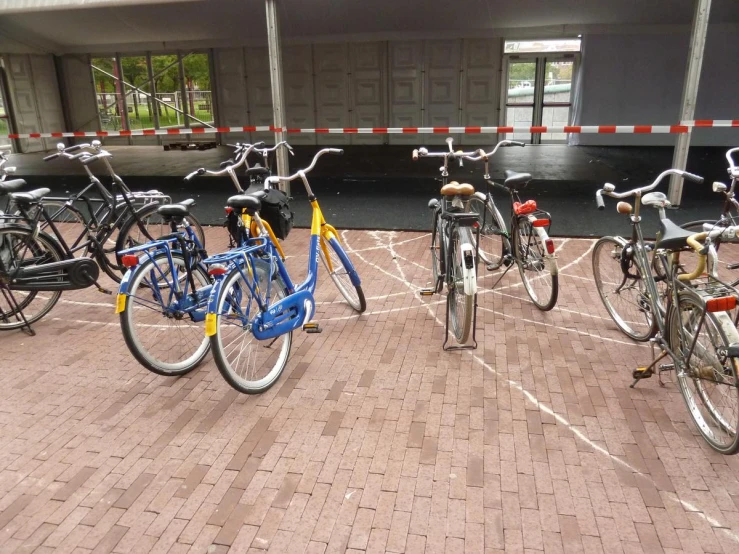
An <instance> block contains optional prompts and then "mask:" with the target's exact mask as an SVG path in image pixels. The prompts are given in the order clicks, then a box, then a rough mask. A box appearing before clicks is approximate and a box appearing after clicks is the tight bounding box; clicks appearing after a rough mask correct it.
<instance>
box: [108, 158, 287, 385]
mask: <svg viewBox="0 0 739 554" xmlns="http://www.w3.org/2000/svg"><path fill="white" fill-rule="evenodd" d="M234 147H235V148H236V156H235V158H236V161H234V160H233V159H230V160H227V161H225V162H223V163H221V167H222V170H221V171H218V172H211V171H207V170H205V169H202V168H201V169H199V170H196V171H194V172H192V173H190V174H189V175H188V176H187V177H185V180H186V181H187V180H190V179H192V178H193V177H195V176H197V175H202V174H205V173H210V174H219V175H220V174H223V173H228V174H229V175H230V176H231V177H232V178H233V179H234V183H235V185H236V188H237V190H238V191H240V192H243V189H242V188H241V185H240V184H239V182H238V179H237V178H236V174H235V171H236V169H238V168H239V167H240V166H241V165H243V164H245V161H246V159H247V158H248V156H249V154H250V153H251V152H252V151H258V152H260V153H261V154H262V155H263V157H266V156H268V154H269V152H272V151H274V150H275V148H276V147H274V148H265V149H263V150H261V151H260V150H258V148H257V147H258V144H255V145H249V144H243V145H242V144H237V145H234ZM263 174H264V173H263V172H251V173H250V172H249V171H247V175H249V176H250V180H251V181H252V182H253V183H254V181H255V180H256V179H257V178H261V176H262V175H263ZM255 184H256V183H255ZM260 194H262V193H261V189H260ZM194 205H195V203H194V200H192V199H190V200H186V201H184V202H180V203H178V204H172V205H164V206H159V207H158V208H157V213H158V214H159V215H160V216H162V217H163V219H164V221H165V222H166V223H167V224H168V225H169V227H170V230H171V234H169V235H166V236H163V237H161V238H159V239H158V240H155V241H152V242H148V243H145V244H141V245H136V246H134V247H131V248H127V249H125V250H122V251H120V252H118V255H119V256H120V258H121V261H122V264H123V265H124V266H125V267H127V268H128V272H127V273H126V275H125V276H124V278H123V280H122V281H121V284H120V286H119V288H118V296H117V299H116V313H117V314H119V318H120V323H121V330H122V332H123V336H124V340H125V342H126V346H128V349H129V350H130V351H131V353H132V355H133V356H134V357H135V358H136V360H137V361H139V363H141V365H143V366H144V367H146V368H147V369H148V370H150V371H152V372H154V373H156V374H158V375H164V376H178V375H184V374H186V373H189V372H190V371H192V370H193V369H195V368H196V367H197V366H198V365H200V363H201V362H202V361H203V359H204V358H205V356H206V355H207V354H208V351H209V350H210V339H209V338H208V337H207V336H205V335H204V334H203V333H202V327H201V326H199V325H196V324H198V323H202V322H203V321H204V320H205V314H206V307H207V306H206V304H207V300H208V296H209V292H210V289H211V281H212V278H211V277H210V276H209V275H208V271H207V267H206V265H205V263H204V260H205V259H206V258H208V254H207V252H206V250H205V248H204V247H203V244H202V242H201V241H200V238H199V237H198V236H197V233H196V231H195V230H193V227H192V226H191V225H190V223H189V221H188V220H189V219H192V213H191V211H190V209H191V208H192V207H193V206H194ZM231 216H233V217H231ZM230 219H233V220H235V226H236V228H235V230H233V237H231V238H232V240H235V241H236V243H235V244H232V245H231V246H230V247H231V248H233V247H234V246H237V245H238V246H244V245H246V241H247V239H248V233H247V232H246V231H245V229H244V224H243V222H242V220H241V219H239V218H238V217H236V216H235V214H234V212H233V210H230V213H229V220H230ZM250 222H251V218H249V220H248V222H247V225H248V224H249V223H250ZM265 225H267V224H266V222H265ZM229 231H232V229H229ZM229 236H231V235H229ZM275 240H276V239H275Z"/></svg>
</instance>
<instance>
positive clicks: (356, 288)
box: [318, 237, 367, 314]
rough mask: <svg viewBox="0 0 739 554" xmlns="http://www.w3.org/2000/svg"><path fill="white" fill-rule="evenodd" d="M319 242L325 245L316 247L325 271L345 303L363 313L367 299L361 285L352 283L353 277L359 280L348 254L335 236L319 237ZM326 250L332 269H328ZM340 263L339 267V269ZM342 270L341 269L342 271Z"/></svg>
mask: <svg viewBox="0 0 739 554" xmlns="http://www.w3.org/2000/svg"><path fill="white" fill-rule="evenodd" d="M321 243H322V244H323V245H325V247H326V250H325V251H324V248H323V247H320V248H319V249H318V252H319V253H320V256H321V261H322V262H323V265H324V267H325V268H326V271H327V272H328V274H329V276H330V277H331V280H332V281H333V282H334V285H336V288H337V289H339V292H340V293H341V295H342V296H343V297H344V299H345V300H346V301H347V303H348V304H349V305H350V306H351V307H352V308H353V309H354V310H355V311H356V312H358V313H360V314H361V313H363V312H364V311H365V310H366V309H367V300H366V299H365V297H364V291H363V290H362V286H361V285H355V284H354V278H356V279H357V280H359V276H357V272H356V270H355V269H354V266H353V264H352V263H351V260H349V256H348V255H347V253H346V251H345V250H344V248H343V247H342V246H341V244H340V243H339V241H338V240H337V239H336V237H332V238H330V239H329V240H324V239H323V237H322V238H321ZM326 252H328V256H329V258H330V259H331V260H330V261H331V267H333V269H334V270H333V271H331V270H330V269H329V266H328V260H327V259H326ZM339 265H341V269H339ZM342 270H343V271H342ZM352 274H353V275H352Z"/></svg>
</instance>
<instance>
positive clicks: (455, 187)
mask: <svg viewBox="0 0 739 554" xmlns="http://www.w3.org/2000/svg"><path fill="white" fill-rule="evenodd" d="M473 194H475V187H473V186H472V185H470V184H468V183H462V184H461V185H460V184H459V183H458V182H457V181H452V182H451V183H449V184H446V185H444V186H443V187H441V195H442V196H472V195H473Z"/></svg>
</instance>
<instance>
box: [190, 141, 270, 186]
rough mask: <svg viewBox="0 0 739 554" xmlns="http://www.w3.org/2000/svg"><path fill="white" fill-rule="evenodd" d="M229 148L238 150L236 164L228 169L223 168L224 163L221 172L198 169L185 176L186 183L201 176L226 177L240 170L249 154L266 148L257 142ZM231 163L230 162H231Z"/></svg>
mask: <svg viewBox="0 0 739 554" xmlns="http://www.w3.org/2000/svg"><path fill="white" fill-rule="evenodd" d="M228 146H232V147H234V148H236V154H237V156H236V162H234V163H232V164H230V165H227V166H226V167H223V163H222V164H221V167H223V169H221V170H220V171H211V170H210V169H205V168H204V167H201V168H198V169H196V170H195V171H193V172H192V173H190V174H188V175H187V176H185V181H189V180H190V179H192V178H193V177H196V176H200V175H206V174H207V175H213V176H219V175H225V174H226V173H228V172H229V171H233V170H235V169H238V168H239V167H241V166H242V165H243V164H244V162H246V158H247V157H248V156H249V153H250V152H251V151H252V150H255V149H258V148H259V147H260V146H264V142H256V143H254V144H229V145H228ZM229 161H230V160H229Z"/></svg>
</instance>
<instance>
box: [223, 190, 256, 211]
mask: <svg viewBox="0 0 739 554" xmlns="http://www.w3.org/2000/svg"><path fill="white" fill-rule="evenodd" d="M261 196H263V195H261ZM226 205H227V206H228V207H229V208H234V209H237V210H247V212H252V213H253V212H258V211H259V210H260V209H261V208H262V199H261V198H260V197H259V196H257V195H255V194H237V195H236V196H232V197H231V198H229V199H228V200H227V201H226Z"/></svg>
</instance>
